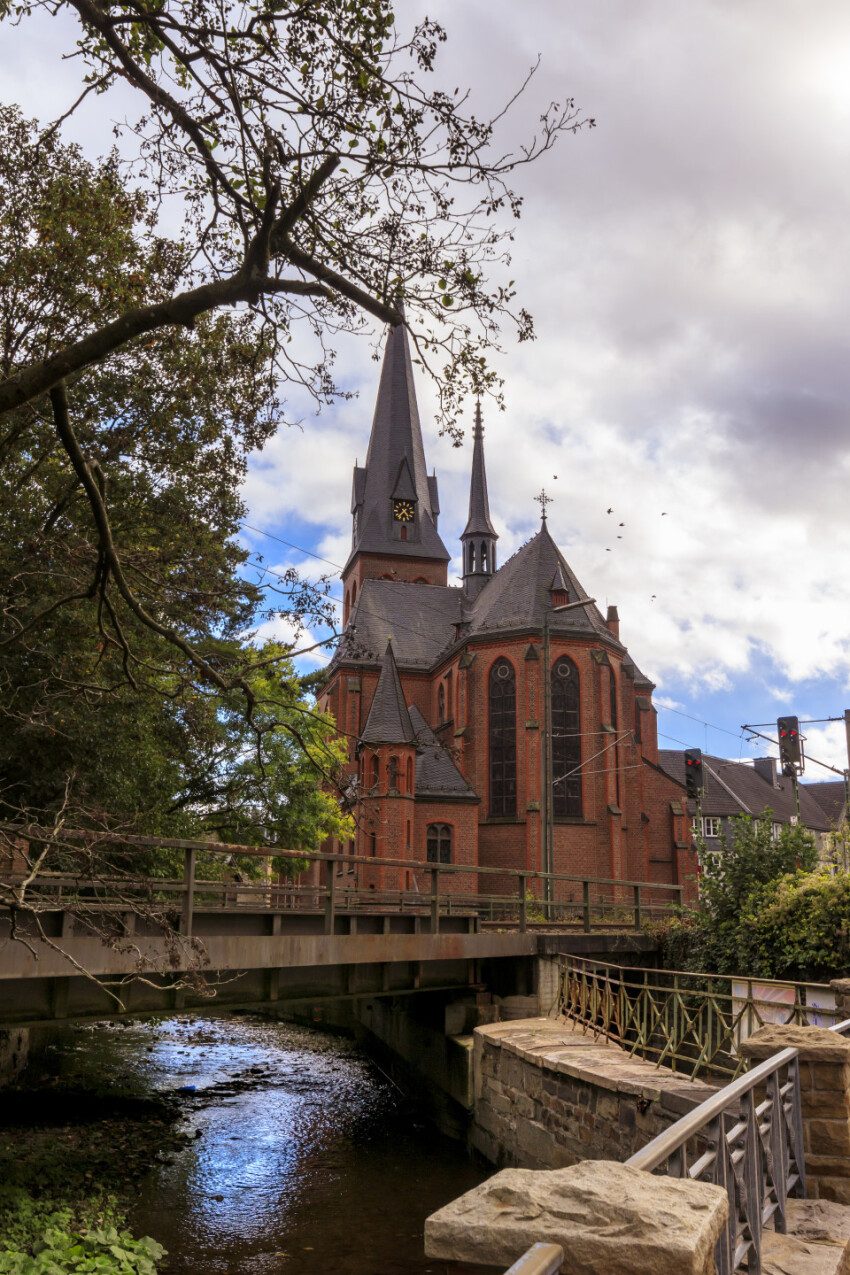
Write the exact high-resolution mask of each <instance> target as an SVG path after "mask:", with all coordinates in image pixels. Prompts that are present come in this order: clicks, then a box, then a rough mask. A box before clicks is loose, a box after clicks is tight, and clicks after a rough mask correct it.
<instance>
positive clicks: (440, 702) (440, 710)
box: [437, 682, 446, 722]
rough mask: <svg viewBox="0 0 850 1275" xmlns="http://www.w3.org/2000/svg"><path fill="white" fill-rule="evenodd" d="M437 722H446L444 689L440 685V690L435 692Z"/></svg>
mask: <svg viewBox="0 0 850 1275" xmlns="http://www.w3.org/2000/svg"><path fill="white" fill-rule="evenodd" d="M437 720H438V721H440V722H444V721H445V720H446V688H445V686H443V683H442V682H441V683H440V689H439V690H438V691H437Z"/></svg>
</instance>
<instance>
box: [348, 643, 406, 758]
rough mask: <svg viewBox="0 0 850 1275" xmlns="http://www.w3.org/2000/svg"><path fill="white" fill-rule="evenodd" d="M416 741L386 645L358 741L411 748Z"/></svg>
mask: <svg viewBox="0 0 850 1275" xmlns="http://www.w3.org/2000/svg"><path fill="white" fill-rule="evenodd" d="M415 738H416V733H415V731H414V729H413V724H412V723H411V720H410V713H409V712H408V711H407V704H406V703H405V699H404V692H403V691H402V689H401V680H400V678H399V675H398V669H397V668H396V662H395V657H394V656H393V644H392V642H388V643H387V650H386V654H385V655H384V662H383V665H382V666H381V676H380V677H379V678H378V685H377V686H376V687H375V697H374V699H373V700H372V704H371V706H370V708H369V716H368V717H367V718H366V725H365V726H364V727H363V730H362V731H361V734H360V739H361V742H362V743H364V744H412V743H413V741H414V739H415Z"/></svg>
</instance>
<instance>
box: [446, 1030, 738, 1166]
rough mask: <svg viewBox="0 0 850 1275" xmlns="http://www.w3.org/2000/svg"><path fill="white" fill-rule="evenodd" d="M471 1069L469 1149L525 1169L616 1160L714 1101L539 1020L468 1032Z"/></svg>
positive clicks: (696, 1087)
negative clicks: (471, 1037)
mask: <svg viewBox="0 0 850 1275" xmlns="http://www.w3.org/2000/svg"><path fill="white" fill-rule="evenodd" d="M473 1070H474V1085H475V1115H474V1120H473V1124H472V1129H471V1134H470V1138H471V1142H472V1145H473V1146H474V1147H475V1148H476V1150H477V1151H479V1152H480V1153H481V1154H482V1155H483V1156H484V1157H485V1158H486V1159H487V1160H489V1161H491V1162H492V1163H493V1164H497V1165H499V1166H502V1165H516V1166H518V1167H521V1168H529V1169H559V1168H564V1167H566V1166H568V1165H572V1164H576V1163H577V1162H578V1161H580V1160H618V1161H623V1160H626V1159H627V1158H628V1157H629V1156H630V1155H632V1154H633V1152H635V1151H637V1150H638V1149H639V1148H640V1147H642V1146H644V1145H645V1144H646V1143H647V1142H649V1141H650V1140H651V1139H652V1138H654V1137H655V1136H656V1134H658V1133H661V1132H662V1130H664V1129H667V1128H668V1127H669V1126H670V1125H671V1124H673V1123H674V1122H675V1121H676V1120H678V1119H679V1118H680V1117H681V1116H683V1115H685V1114H686V1113H687V1112H688V1111H690V1110H691V1109H692V1108H693V1107H695V1106H697V1105H698V1104H699V1103H700V1102H704V1101H705V1099H706V1098H708V1097H709V1096H710V1095H711V1094H712V1093H714V1089H713V1088H712V1086H710V1085H706V1084H703V1083H701V1082H699V1081H689V1080H686V1079H683V1078H681V1077H679V1076H677V1075H674V1074H673V1073H672V1072H669V1071H667V1070H666V1069H664V1068H656V1067H655V1066H653V1064H652V1063H648V1062H645V1061H644V1060H643V1059H640V1058H629V1057H628V1055H627V1054H626V1053H624V1051H623V1050H621V1049H620V1048H619V1047H618V1046H616V1045H613V1044H610V1043H608V1042H605V1041H603V1040H601V1039H599V1040H594V1038H593V1036H592V1035H590V1034H585V1033H584V1032H583V1031H582V1029H581V1028H580V1027H578V1026H577V1025H574V1024H571V1023H569V1022H562V1021H555V1020H551V1019H543V1018H534V1019H525V1020H523V1021H521V1022H511V1023H494V1024H491V1025H488V1026H485V1027H479V1028H477V1029H476V1031H475V1046H474V1061H473Z"/></svg>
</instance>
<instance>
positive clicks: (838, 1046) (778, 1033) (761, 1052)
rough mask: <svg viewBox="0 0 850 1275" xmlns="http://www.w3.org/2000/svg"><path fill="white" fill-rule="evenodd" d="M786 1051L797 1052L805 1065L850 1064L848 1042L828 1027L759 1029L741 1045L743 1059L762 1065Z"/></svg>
mask: <svg viewBox="0 0 850 1275" xmlns="http://www.w3.org/2000/svg"><path fill="white" fill-rule="evenodd" d="M789 1048H793V1049H798V1050H799V1051H800V1059H801V1061H804V1062H820V1063H835V1064H838V1065H842V1064H846V1063H848V1062H850V1040H848V1039H847V1037H846V1036H839V1035H838V1033H837V1032H833V1031H830V1030H829V1028H828V1027H797V1026H796V1025H792V1024H788V1025H787V1026H781V1027H780V1026H768V1027H760V1028H759V1030H758V1031H757V1032H753V1034H752V1036H750V1037H749V1038H748V1039H747V1040H745V1041H744V1042H743V1044H742V1045H741V1053H742V1054H743V1055H744V1057H745V1058H753V1059H755V1060H757V1061H759V1062H762V1061H764V1059H765V1058H772V1057H773V1055H774V1054H778V1053H779V1051H780V1049H789Z"/></svg>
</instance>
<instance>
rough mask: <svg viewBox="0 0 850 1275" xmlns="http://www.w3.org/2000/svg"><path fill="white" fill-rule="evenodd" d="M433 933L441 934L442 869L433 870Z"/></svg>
mask: <svg viewBox="0 0 850 1275" xmlns="http://www.w3.org/2000/svg"><path fill="white" fill-rule="evenodd" d="M431 933H432V934H439V933H440V869H439V868H432V869H431Z"/></svg>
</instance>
